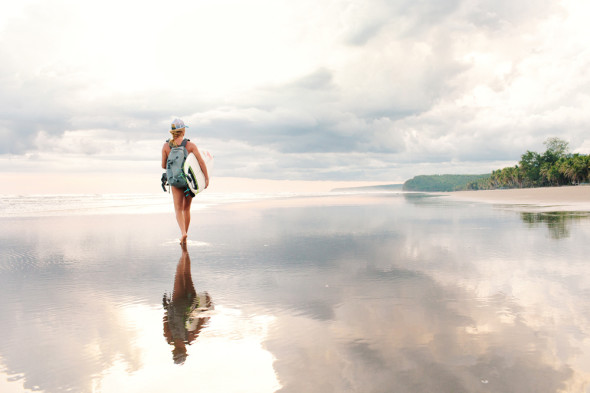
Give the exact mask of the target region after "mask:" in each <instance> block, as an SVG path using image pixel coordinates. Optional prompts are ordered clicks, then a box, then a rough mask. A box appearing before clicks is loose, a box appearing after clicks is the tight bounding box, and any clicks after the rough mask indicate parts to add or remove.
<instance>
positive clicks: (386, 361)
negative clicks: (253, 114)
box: [0, 192, 590, 393]
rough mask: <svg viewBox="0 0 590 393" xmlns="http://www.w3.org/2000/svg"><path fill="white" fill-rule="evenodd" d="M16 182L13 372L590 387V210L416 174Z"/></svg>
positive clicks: (3, 355)
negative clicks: (154, 184) (226, 181)
mask: <svg viewBox="0 0 590 393" xmlns="http://www.w3.org/2000/svg"><path fill="white" fill-rule="evenodd" d="M171 204H172V202H171V198H170V195H168V194H164V193H162V195H53V196H1V197H0V228H1V229H0V245H1V249H0V299H2V300H1V301H2V307H1V308H0V326H2V333H3V334H2V340H0V391H1V392H10V393H12V392H29V391H40V392H67V391H74V392H120V391H125V392H162V391H187V390H190V391H203V392H224V393H226V392H253V393H254V392H255V393H260V392H322V393H325V392H408V393H409V392H412V393H416V392H448V393H451V392H588V391H590V357H588V354H589V353H590V266H589V265H588V263H587V259H588V257H587V256H588V255H590V242H589V241H588V240H589V239H590V219H589V218H590V215H589V213H588V212H573V211H572V212H563V211H560V212H550V211H549V212H547V211H542V212H540V211H536V210H534V209H533V210H527V208H525V207H522V206H521V207H519V208H518V209H515V208H514V207H513V206H499V205H491V204H481V203H473V202H456V201H452V200H449V199H446V198H441V197H437V196H433V195H427V194H416V193H403V192H378V193H364V194H363V193H352V192H348V193H321V194H266V195H263V194H241V195H235V194H232V195H219V194H214V193H211V194H207V192H205V193H203V194H201V195H199V196H197V198H196V199H195V201H194V204H193V210H192V221H191V230H190V231H189V242H188V245H187V247H186V248H185V249H183V248H182V247H181V246H180V245H179V244H178V240H177V238H178V236H179V230H178V227H177V226H176V222H175V221H174V216H173V209H172V206H171Z"/></svg>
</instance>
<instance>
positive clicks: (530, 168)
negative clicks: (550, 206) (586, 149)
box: [466, 138, 590, 190]
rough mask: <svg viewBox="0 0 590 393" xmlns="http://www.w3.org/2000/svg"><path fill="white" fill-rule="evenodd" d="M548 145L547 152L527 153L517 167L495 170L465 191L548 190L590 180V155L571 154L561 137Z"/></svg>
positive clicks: (550, 139)
mask: <svg viewBox="0 0 590 393" xmlns="http://www.w3.org/2000/svg"><path fill="white" fill-rule="evenodd" d="M545 146H547V150H546V151H545V153H543V154H539V153H536V152H533V151H527V152H526V153H524V154H523V155H522V156H521V157H520V161H519V163H518V165H515V166H514V167H506V168H503V169H498V170H495V171H493V172H492V174H491V175H490V176H489V177H488V178H485V179H479V180H477V181H474V182H470V183H469V184H467V186H466V189H469V190H490V189H495V188H527V187H549V186H563V185H570V184H579V183H582V182H588V181H590V156H588V155H585V154H578V153H575V154H570V153H569V151H568V150H569V148H568V142H566V141H564V140H562V139H559V138H549V139H547V140H546V141H545Z"/></svg>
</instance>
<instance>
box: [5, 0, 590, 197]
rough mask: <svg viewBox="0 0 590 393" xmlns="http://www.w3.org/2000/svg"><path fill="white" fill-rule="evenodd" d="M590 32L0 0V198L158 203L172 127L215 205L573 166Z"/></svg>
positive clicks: (416, 6)
mask: <svg viewBox="0 0 590 393" xmlns="http://www.w3.org/2000/svg"><path fill="white" fill-rule="evenodd" d="M587 15H590V4H589V3H588V2H587V1H578V0H571V1H569V0H567V1H550V0H534V1H533V0H521V1H518V2H514V1H511V0H477V1H476V0H445V1H440V0H387V1H385V0H362V1H360V0H358V1H357V0H330V1H327V0H299V1H296V2H295V1H287V0H217V1H210V0H169V1H166V2H162V1H149V0H148V1H146V0H142V1H135V0H116V1H111V0H102V1H100V2H99V1H65V0H45V1H35V0H21V1H19V2H15V1H8V0H0V58H1V59H2V61H1V62H0V141H1V143H0V184H2V185H1V186H0V193H11V192H12V191H14V190H16V191H18V192H25V191H26V190H29V191H30V190H31V189H34V190H35V191H39V190H46V191H51V192H60V191H63V192H73V191H76V190H90V189H92V191H93V192H100V191H101V190H104V191H113V190H117V191H121V192H127V191H133V190H142V191H145V190H152V189H153V190H156V191H157V190H158V189H160V188H159V187H160V185H159V179H160V175H161V172H162V171H161V168H160V165H161V158H160V157H161V148H162V144H163V142H164V141H165V140H166V139H167V138H168V136H169V134H168V130H169V127H170V123H171V121H172V120H173V119H174V118H175V117H179V118H182V119H183V120H184V121H185V123H186V124H187V125H188V126H189V128H188V129H187V137H188V138H190V139H191V140H192V141H193V142H195V143H196V144H197V146H199V148H200V149H205V150H209V151H210V152H212V153H213V154H214V156H215V164H214V165H215V166H214V169H213V176H214V177H213V180H212V185H215V184H217V185H219V186H220V188H219V190H222V189H231V188H232V185H233V187H234V188H240V189H246V188H247V187H246V186H244V184H250V186H251V187H254V188H258V187H263V186H264V185H265V184H275V186H278V188H279V189H287V188H289V187H291V186H293V187H291V188H305V184H307V185H308V186H309V185H310V184H311V185H313V184H315V185H322V187H328V186H332V185H334V184H356V183H358V184H361V183H362V182H365V183H362V184H369V183H372V184H390V183H401V182H404V181H405V180H407V179H409V178H411V177H413V176H415V175H420V174H443V173H488V172H491V171H492V170H495V169H499V168H502V167H505V166H508V165H514V164H516V163H517V162H518V160H519V159H520V155H521V154H523V153H524V152H525V151H527V150H531V151H538V152H542V151H544V149H545V147H544V145H543V142H544V141H545V140H546V139H547V138H549V137H559V138H562V139H564V140H566V141H568V142H569V145H570V149H571V150H572V151H575V152H581V153H585V154H587V153H589V152H590V138H589V137H588V129H589V125H590V99H589V98H590V74H589V73H588V72H587V70H588V69H589V68H590V49H589V46H588V44H587V37H589V36H590V24H589V23H588V21H587V18H586V16H587ZM88 184H91V185H92V186H89V185H88ZM289 185H291V186H289ZM221 186H223V187H221ZM309 187H310V189H311V188H313V187H311V186H309ZM316 188H317V187H316ZM31 192H32V191H31Z"/></svg>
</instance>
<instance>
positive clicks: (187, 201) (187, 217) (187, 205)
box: [183, 197, 193, 233]
mask: <svg viewBox="0 0 590 393" xmlns="http://www.w3.org/2000/svg"><path fill="white" fill-rule="evenodd" d="M192 202H193V198H192V197H186V198H184V209H183V214H184V230H185V232H186V233H188V227H189V225H190V224H191V204H192Z"/></svg>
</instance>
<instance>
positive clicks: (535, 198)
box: [437, 185, 590, 211]
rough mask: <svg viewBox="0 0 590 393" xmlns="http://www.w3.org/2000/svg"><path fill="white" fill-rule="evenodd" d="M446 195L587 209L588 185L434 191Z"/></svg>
mask: <svg viewBox="0 0 590 393" xmlns="http://www.w3.org/2000/svg"><path fill="white" fill-rule="evenodd" d="M437 194H438V195H441V196H443V197H445V198H448V199H451V200H455V201H464V202H481V203H489V204H493V205H516V206H518V207H520V208H522V207H528V208H534V209H535V210H544V211H550V210H551V211H590V186H586V185H584V186H561V187H539V188H513V189H505V190H477V191H454V192H446V193H437Z"/></svg>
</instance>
